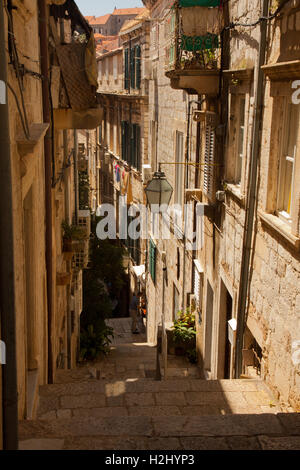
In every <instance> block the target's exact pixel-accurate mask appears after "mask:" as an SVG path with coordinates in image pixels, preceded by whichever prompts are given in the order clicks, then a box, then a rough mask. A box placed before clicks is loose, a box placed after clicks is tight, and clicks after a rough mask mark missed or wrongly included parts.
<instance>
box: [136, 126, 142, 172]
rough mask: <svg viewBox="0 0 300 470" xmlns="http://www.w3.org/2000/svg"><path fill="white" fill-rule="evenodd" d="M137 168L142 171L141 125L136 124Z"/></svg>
mask: <svg viewBox="0 0 300 470" xmlns="http://www.w3.org/2000/svg"><path fill="white" fill-rule="evenodd" d="M136 169H137V170H139V171H141V127H140V126H139V125H137V126H136Z"/></svg>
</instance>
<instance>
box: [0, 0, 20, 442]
mask: <svg viewBox="0 0 300 470" xmlns="http://www.w3.org/2000/svg"><path fill="white" fill-rule="evenodd" d="M3 11H4V5H3V0H0V122H1V125H0V148H1V158H0V184H1V198H0V226H1V227H2V230H0V252H1V253H2V255H3V256H2V257H1V263H0V291H1V297H0V315H1V316H0V322H1V325H0V327H1V328H0V329H1V335H2V337H1V339H2V340H3V341H4V343H5V344H6V365H3V366H2V406H3V448H4V450H17V449H18V386H17V353H16V311H15V279H14V246H13V245H14V226H13V197H12V187H13V186H12V175H11V152H10V133H9V110H8V102H7V86H6V83H7V65H6V51H5V44H6V41H5V34H4V31H5V30H4V15H3Z"/></svg>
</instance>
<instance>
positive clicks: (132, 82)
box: [130, 47, 135, 88]
mask: <svg viewBox="0 0 300 470" xmlns="http://www.w3.org/2000/svg"><path fill="white" fill-rule="evenodd" d="M130 87H131V88H135V47H133V48H131V49H130Z"/></svg>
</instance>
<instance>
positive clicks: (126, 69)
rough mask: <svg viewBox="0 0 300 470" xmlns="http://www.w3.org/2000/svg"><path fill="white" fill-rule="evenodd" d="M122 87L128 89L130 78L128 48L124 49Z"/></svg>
mask: <svg viewBox="0 0 300 470" xmlns="http://www.w3.org/2000/svg"><path fill="white" fill-rule="evenodd" d="M124 88H125V90H129V88H130V80H129V48H127V49H125V51H124Z"/></svg>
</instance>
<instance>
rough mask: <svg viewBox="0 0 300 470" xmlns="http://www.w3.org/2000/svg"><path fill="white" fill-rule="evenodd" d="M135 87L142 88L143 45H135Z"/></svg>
mask: <svg viewBox="0 0 300 470" xmlns="http://www.w3.org/2000/svg"><path fill="white" fill-rule="evenodd" d="M135 71H136V73H135V88H137V89H138V90H139V89H140V88H141V46H136V47H135Z"/></svg>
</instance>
